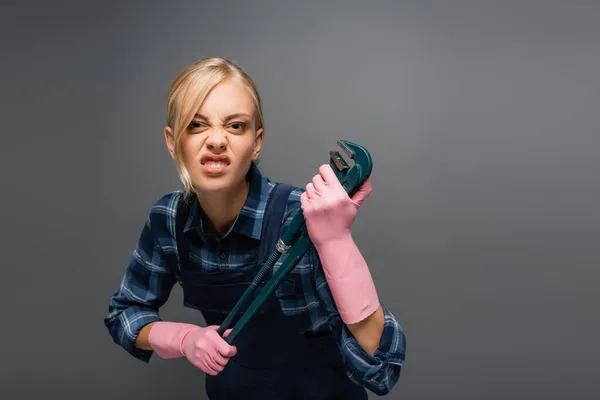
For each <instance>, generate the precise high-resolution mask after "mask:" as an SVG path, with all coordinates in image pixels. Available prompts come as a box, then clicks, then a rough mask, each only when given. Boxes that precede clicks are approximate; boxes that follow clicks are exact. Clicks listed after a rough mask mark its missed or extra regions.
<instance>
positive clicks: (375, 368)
mask: <svg viewBox="0 0 600 400" xmlns="http://www.w3.org/2000/svg"><path fill="white" fill-rule="evenodd" d="M382 308H383V311H384V315H385V322H384V328H383V334H382V335H381V339H380V341H379V347H378V349H377V350H376V351H375V353H374V354H373V355H371V354H369V353H367V352H366V351H365V350H364V349H363V348H362V347H361V346H360V344H359V343H358V342H357V340H356V339H355V338H354V337H353V336H352V333H350V330H349V329H348V328H347V327H346V325H344V324H342V330H341V343H340V344H341V346H340V347H341V351H342V356H343V357H344V360H345V362H346V365H347V366H348V375H349V377H350V379H352V380H353V381H355V382H356V383H358V384H360V385H363V386H365V387H366V388H367V389H369V390H370V391H372V392H373V393H375V394H377V395H385V394H387V393H389V392H390V390H392V388H393V387H394V385H395V384H396V382H397V381H398V379H399V378H400V369H401V367H402V364H403V363H404V358H405V354H406V337H405V335H404V332H403V330H402V328H401V327H400V324H398V322H397V321H396V319H395V318H394V315H393V314H392V313H391V312H390V311H389V310H388V309H387V308H385V307H382Z"/></svg>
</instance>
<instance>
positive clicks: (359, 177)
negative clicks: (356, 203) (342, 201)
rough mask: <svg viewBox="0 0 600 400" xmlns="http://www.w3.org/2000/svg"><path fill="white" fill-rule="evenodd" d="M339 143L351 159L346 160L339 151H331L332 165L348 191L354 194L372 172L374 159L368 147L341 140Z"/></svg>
mask: <svg viewBox="0 0 600 400" xmlns="http://www.w3.org/2000/svg"><path fill="white" fill-rule="evenodd" d="M337 144H338V146H340V147H341V149H342V151H343V153H345V155H346V156H347V157H349V160H345V159H344V158H343V157H342V154H341V153H340V152H339V151H330V152H329V157H330V166H331V168H332V169H333V171H334V172H335V174H336V176H337V178H338V180H339V181H340V183H341V184H342V186H343V187H344V189H345V190H346V192H347V193H348V194H349V195H350V196H352V195H353V194H354V192H356V190H357V189H358V188H359V187H360V185H362V183H363V182H364V181H365V180H366V179H367V178H368V177H369V175H370V174H371V171H372V169H373V161H372V159H371V155H370V154H369V152H368V151H367V149H365V148H364V147H362V146H360V145H358V144H356V143H352V142H349V141H347V140H339V141H338V142H337Z"/></svg>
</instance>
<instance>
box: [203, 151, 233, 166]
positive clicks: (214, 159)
mask: <svg viewBox="0 0 600 400" xmlns="http://www.w3.org/2000/svg"><path fill="white" fill-rule="evenodd" d="M208 162H222V163H225V164H227V165H229V164H231V160H230V159H229V157H227V156H217V155H214V154H206V155H204V156H202V157H201V158H200V164H202V165H204V164H206V163H208Z"/></svg>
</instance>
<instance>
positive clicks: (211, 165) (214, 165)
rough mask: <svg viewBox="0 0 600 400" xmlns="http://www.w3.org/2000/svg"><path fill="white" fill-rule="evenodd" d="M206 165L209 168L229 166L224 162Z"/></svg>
mask: <svg viewBox="0 0 600 400" xmlns="http://www.w3.org/2000/svg"><path fill="white" fill-rule="evenodd" d="M205 165H206V166H207V167H209V168H222V167H225V166H227V164H225V163H223V162H207V163H206V164H205Z"/></svg>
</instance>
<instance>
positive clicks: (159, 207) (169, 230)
mask: <svg viewBox="0 0 600 400" xmlns="http://www.w3.org/2000/svg"><path fill="white" fill-rule="evenodd" d="M181 199H183V192H182V191H181V190H173V191H171V192H168V193H165V194H164V195H162V196H160V197H159V198H157V199H155V200H154V202H153V203H152V205H151V206H150V211H149V214H148V223H149V225H150V229H152V230H153V231H154V232H155V233H157V234H159V235H165V234H171V235H174V233H175V217H176V216H177V207H178V205H179V203H180V201H181Z"/></svg>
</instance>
